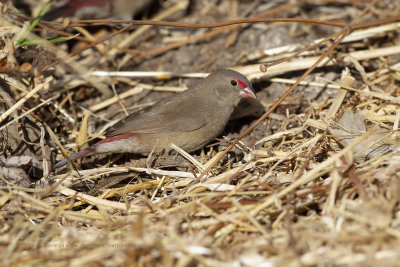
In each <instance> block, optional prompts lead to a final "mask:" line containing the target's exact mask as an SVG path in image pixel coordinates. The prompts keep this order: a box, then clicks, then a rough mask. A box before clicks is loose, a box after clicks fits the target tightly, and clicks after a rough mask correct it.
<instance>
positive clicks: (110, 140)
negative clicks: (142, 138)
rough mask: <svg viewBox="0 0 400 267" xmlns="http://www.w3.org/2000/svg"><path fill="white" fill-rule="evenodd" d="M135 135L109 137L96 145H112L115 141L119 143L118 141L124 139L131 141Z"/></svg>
mask: <svg viewBox="0 0 400 267" xmlns="http://www.w3.org/2000/svg"><path fill="white" fill-rule="evenodd" d="M133 135H134V134H132V133H127V134H120V135H116V136H111V137H107V138H105V139H103V140H101V141H100V142H98V143H96V145H97V144H105V143H110V142H114V141H118V140H122V139H129V138H130V137H132V136H133Z"/></svg>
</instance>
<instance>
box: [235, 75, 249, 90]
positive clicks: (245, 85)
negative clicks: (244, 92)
mask: <svg viewBox="0 0 400 267" xmlns="http://www.w3.org/2000/svg"><path fill="white" fill-rule="evenodd" d="M235 80H236V81H237V82H238V83H239V85H240V88H241V89H244V88H246V87H248V85H247V83H246V82H244V81H242V80H241V79H239V78H237V77H235Z"/></svg>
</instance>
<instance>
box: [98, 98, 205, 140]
mask: <svg viewBox="0 0 400 267" xmlns="http://www.w3.org/2000/svg"><path fill="white" fill-rule="evenodd" d="M171 100H172V101H170V100H167V101H162V102H161V103H159V104H158V105H157V106H152V107H149V108H145V109H144V110H141V111H139V112H135V113H133V114H131V115H129V116H128V117H126V118H125V119H123V120H121V121H119V122H118V123H117V124H115V125H114V126H113V127H111V128H110V129H109V130H108V131H107V133H106V135H107V136H115V135H120V134H125V133H144V134H146V133H170V132H190V131H194V130H197V129H199V128H201V127H203V126H205V125H206V121H205V118H204V117H202V114H199V113H201V111H199V110H198V109H196V107H195V106H193V103H192V104H190V103H189V102H190V101H189V102H188V101H185V99H183V101H176V99H175V101H174V100H173V99H171Z"/></svg>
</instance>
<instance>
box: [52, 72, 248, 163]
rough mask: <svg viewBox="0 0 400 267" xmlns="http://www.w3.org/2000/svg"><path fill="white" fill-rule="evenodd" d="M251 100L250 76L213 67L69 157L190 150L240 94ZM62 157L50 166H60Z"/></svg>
mask: <svg viewBox="0 0 400 267" xmlns="http://www.w3.org/2000/svg"><path fill="white" fill-rule="evenodd" d="M242 97H244V98H256V95H255V93H254V90H253V88H252V86H251V83H250V82H249V80H248V79H247V78H246V77H245V76H243V75H242V74H240V73H238V72H236V71H233V70H227V69H223V70H218V71H216V72H213V73H212V74H210V75H209V76H207V77H206V78H204V79H202V80H200V81H199V82H198V83H197V84H196V85H194V86H193V88H190V89H188V90H186V91H184V92H182V93H179V94H177V95H174V96H172V97H169V98H166V99H164V100H162V101H161V102H159V103H158V104H156V105H154V106H151V107H148V108H145V109H143V110H141V111H138V112H135V113H133V114H131V115H129V116H128V117H126V118H125V119H122V120H121V121H119V122H118V123H116V124H115V125H114V126H113V127H111V128H110V129H108V131H107V133H106V136H107V138H105V139H103V140H101V141H100V142H98V143H96V144H94V145H92V146H91V147H89V148H87V149H84V150H82V151H80V152H77V153H75V154H74V155H72V156H71V157H70V159H71V161H74V160H77V159H79V158H82V157H84V156H87V155H89V154H97V153H124V152H128V153H138V154H142V155H148V154H150V153H151V152H152V151H154V152H160V151H163V150H166V151H168V150H171V144H175V145H177V146H178V147H180V148H182V149H184V150H185V151H187V152H192V151H195V150H197V149H199V148H201V147H202V146H204V145H205V144H207V143H208V142H210V141H211V140H212V139H214V138H215V137H217V136H218V135H219V134H220V133H221V132H222V131H223V129H224V128H225V125H226V124H227V123H228V120H229V117H230V115H231V113H232V111H233V109H234V108H235V107H236V106H237V104H238V103H239V101H240V98H242ZM66 163H67V160H66V159H64V160H62V161H60V162H58V163H57V164H56V165H55V168H59V167H62V166H63V165H65V164H66Z"/></svg>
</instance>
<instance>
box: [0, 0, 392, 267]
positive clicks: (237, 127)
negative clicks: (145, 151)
mask: <svg viewBox="0 0 400 267" xmlns="http://www.w3.org/2000/svg"><path fill="white" fill-rule="evenodd" d="M27 2H29V1H27ZM184 2H185V1H173V0H170V1H163V4H162V6H160V7H158V8H157V9H154V10H153V11H152V12H153V13H148V14H150V16H151V17H152V18H154V20H170V21H176V22H188V23H198V24H201V23H204V21H207V22H210V23H211V22H212V23H216V22H222V21H228V20H232V19H235V18H241V17H257V16H258V15H259V14H260V13H263V12H265V10H266V9H269V10H275V9H274V8H277V9H276V10H275V11H274V12H275V13H276V14H277V15H275V16H277V17H296V18H300V17H303V18H312V19H319V20H324V21H331V22H339V23H344V24H346V23H353V24H357V23H361V22H367V21H369V22H373V21H378V20H379V19H385V18H388V17H391V16H394V15H398V14H399V13H400V4H399V3H398V2H397V1H341V2H342V3H341V4H334V3H331V1H319V2H318V4H304V3H303V4H301V3H300V1H299V2H298V3H293V4H291V5H283V4H279V3H278V1H277V2H276V3H275V2H273V1H269V2H268V3H267V2H263V1H259V2H258V1H254V3H253V2H252V1H246V2H243V3H240V2H239V1H236V0H232V1H220V2H219V1H213V0H207V1H199V2H198V3H197V4H196V5H195V6H194V7H193V8H194V9H193V10H192V12H189V13H188V12H185V8H186V5H183V4H182V3H184ZM216 2H218V3H219V5H216V4H215V3H216ZM0 5H1V8H2V11H3V15H2V16H0V38H1V46H2V51H1V52H0V73H2V74H1V83H0V85H1V88H0V91H1V92H0V93H1V94H0V107H1V109H0V110H1V112H2V114H1V115H0V123H1V124H0V142H1V146H0V148H1V151H2V153H1V155H2V156H0V162H1V165H0V178H1V181H0V183H1V188H0V231H1V235H0V247H1V249H0V251H1V255H2V257H1V264H2V265H4V266H17V265H40V266H43V265H52V266H53V265H55V264H57V265H59V266H67V265H68V266H81V265H84V264H85V265H86V264H91V265H105V266H116V265H130V264H137V265H141V266H143V265H146V266H154V265H160V266H161V265H166V266H172V265H174V266H189V265H203V266H221V265H223V264H225V265H227V266H228V265H229V266H317V265H318V266H347V265H351V266H357V265H360V266H365V265H369V266H398V265H399V262H400V250H399V247H400V205H399V196H400V179H399V174H398V173H399V171H400V154H399V146H398V144H399V133H398V129H399V121H400V108H399V104H400V98H399V94H400V87H399V85H400V64H399V63H398V62H399V59H400V43H399V39H400V38H399V28H400V21H399V19H397V20H393V21H391V22H384V21H383V22H382V23H376V25H372V26H371V27H365V28H363V29H360V30H358V31H354V32H352V33H351V34H350V35H349V36H347V37H346V38H345V39H344V40H343V42H342V43H341V44H340V45H339V46H337V47H336V48H335V51H334V52H333V53H331V54H330V56H329V57H327V58H325V59H324V60H323V62H322V63H321V64H320V65H319V66H318V67H317V68H316V69H315V70H314V72H313V73H312V74H310V75H308V76H307V77H306V79H305V80H304V81H302V82H301V83H300V85H299V86H298V87H297V88H296V89H295V90H294V92H293V93H292V94H291V95H290V96H289V97H287V98H286V99H285V100H284V101H283V103H282V104H281V105H280V106H279V107H278V108H277V109H276V110H274V111H273V113H272V114H270V115H269V117H268V118H267V119H266V120H264V121H263V122H262V123H260V124H259V125H258V126H257V128H256V129H255V130H254V131H253V132H252V133H250V134H249V135H247V136H245V137H244V138H242V140H241V141H239V142H238V143H237V144H236V145H235V147H234V148H233V149H232V150H231V151H230V152H229V153H228V154H226V155H225V156H224V157H223V158H222V160H219V161H217V163H216V159H219V158H220V157H221V156H222V155H223V151H224V149H225V148H226V144H227V143H226V142H225V141H226V139H228V140H229V138H233V137H237V136H238V132H241V133H243V132H244V131H245V130H246V129H248V128H249V126H250V124H251V123H249V121H253V120H254V121H255V118H257V117H259V115H258V114H257V115H256V113H255V111H254V110H253V111H252V109H250V110H251V111H250V113H251V114H252V115H253V116H246V117H245V118H244V119H243V118H239V119H238V120H235V121H234V122H232V123H231V124H230V126H229V127H228V128H227V131H226V132H225V133H224V134H225V135H226V138H224V139H225V141H224V140H221V142H218V143H217V144H215V143H213V144H211V145H210V146H208V147H206V148H204V149H203V150H202V151H201V152H198V153H192V154H187V153H186V152H185V151H182V150H181V149H180V148H178V147H175V148H174V149H175V150H176V154H177V155H172V156H171V155H153V157H152V158H149V159H146V158H145V159H140V157H139V156H125V155H111V156H103V157H102V156H95V157H88V158H85V159H84V160H83V163H82V166H83V167H82V168H81V169H80V170H72V171H63V172H58V173H56V172H52V171H51V168H50V165H52V164H53V163H54V161H55V158H56V159H57V160H60V159H62V158H63V157H64V155H67V154H71V153H72V152H74V151H76V150H78V149H81V148H84V147H85V146H87V143H88V142H92V140H93V139H95V138H98V137H102V133H103V132H104V130H105V129H107V127H109V126H110V125H111V124H112V123H113V122H115V120H117V119H120V118H122V117H124V116H125V115H126V114H129V113H132V112H133V111H135V110H138V109H141V108H143V107H146V106H148V105H151V104H152V103H154V102H156V101H158V100H159V99H160V98H162V97H165V95H169V94H173V93H176V92H179V91H182V90H184V89H185V88H186V87H187V83H188V82H187V80H182V79H184V78H186V77H202V76H203V75H204V73H207V72H211V71H213V70H215V69H216V68H219V67H231V68H234V69H237V70H239V71H241V72H242V73H244V74H246V75H247V76H248V77H249V78H251V79H252V81H253V84H254V87H255V88H256V90H257V95H258V98H259V100H260V103H261V105H259V106H262V109H263V111H265V110H267V109H268V108H269V107H271V106H272V105H273V103H274V102H275V101H276V99H277V98H278V97H280V96H281V95H282V94H283V93H284V91H285V90H286V89H287V87H288V85H290V84H294V83H295V82H296V80H297V78H298V77H299V76H300V75H301V73H303V72H304V71H306V70H307V69H309V68H310V67H311V66H312V64H313V63H314V62H315V61H316V60H317V59H318V58H319V56H320V55H321V54H322V53H324V52H325V51H327V50H328V49H329V47H331V45H332V42H325V43H323V44H321V45H320V46H318V47H317V48H316V47H313V48H312V49H308V50H307V51H305V52H304V53H303V54H301V55H298V56H296V57H295V58H293V59H291V60H289V61H285V62H283V63H280V64H278V65H275V66H271V67H269V68H268V71H267V73H263V72H261V71H260V65H261V64H267V63H269V62H272V61H276V60H281V59H283V58H286V57H289V56H291V55H293V54H294V53H295V52H296V51H299V50H300V49H303V48H304V47H306V46H307V45H312V44H314V43H317V42H319V40H321V38H324V37H326V36H328V35H330V34H333V33H335V32H336V31H337V29H336V28H333V27H332V26H328V25H313V26H311V25H310V24H307V23H254V24H250V25H246V26H243V25H234V26H229V27H227V28H220V29H211V30H208V31H204V30H196V31H195V30H183V31H182V30H178V29H176V28H168V27H154V26H149V25H144V26H137V27H135V28H134V29H133V30H131V31H122V30H121V29H125V28H124V27H125V24H119V23H115V24H113V23H105V22H104V21H99V22H96V23H98V24H97V25H99V26H96V27H88V26H87V24H85V23H83V22H82V23H81V24H79V23H76V25H75V26H74V27H71V25H72V24H73V23H74V22H70V21H66V20H64V22H63V23H64V24H60V23H44V22H41V23H39V25H38V27H36V28H35V29H34V30H33V31H32V32H31V33H30V34H29V35H27V37H26V38H27V40H39V39H40V40H43V39H44V38H46V39H49V38H54V37H59V36H62V35H64V36H73V38H75V39H76V40H67V39H65V40H62V41H61V42H56V43H52V42H42V43H41V44H38V45H26V44H25V45H22V46H18V45H17V44H18V43H17V41H18V39H19V38H20V37H21V36H23V32H24V31H25V29H27V28H28V25H29V23H27V22H26V21H27V19H26V18H24V17H20V16H17V15H15V13H13V11H12V10H11V9H10V7H11V5H5V4H0ZM34 12H39V11H38V10H34ZM272 13H273V12H272ZM145 14H146V13H145ZM60 21H61V20H60ZM71 23H72V24H71ZM91 23H92V22H91ZM93 23H94V22H93ZM78 24H79V25H81V26H82V25H83V26H85V27H78V26H79V25H78ZM121 25H122V26H121ZM77 33H80V35H79V36H78V37H77V36H76V34H77ZM117 33H118V34H117ZM107 36H108V37H110V36H112V38H110V39H108V37H107ZM68 39H70V38H68ZM105 39H108V40H107V41H103V40H105ZM94 40H96V41H95V42H93V41H94ZM99 40H102V41H99ZM188 43H192V44H190V45H189V46H188V45H187V44H188ZM128 71H129V72H128ZM177 78H179V79H177ZM259 106H258V109H259ZM258 109H257V108H256V109H255V110H258ZM242 112H244V113H245V111H243V110H242ZM241 116H245V115H244V114H241ZM239 117H240V116H239ZM154 158H155V159H156V160H154ZM159 161H160V162H161V165H163V166H164V167H160V165H159V164H158V163H159ZM154 162H156V164H155V163H154ZM77 165H78V166H80V164H77ZM165 166H167V167H165ZM209 168H211V171H210V172H208V173H204V170H207V169H209ZM33 172H35V175H33V174H32V173H33ZM200 174H203V175H204V176H202V177H201V178H200V179H198V178H199V175H200Z"/></svg>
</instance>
